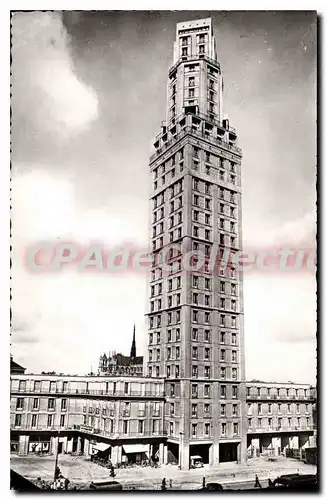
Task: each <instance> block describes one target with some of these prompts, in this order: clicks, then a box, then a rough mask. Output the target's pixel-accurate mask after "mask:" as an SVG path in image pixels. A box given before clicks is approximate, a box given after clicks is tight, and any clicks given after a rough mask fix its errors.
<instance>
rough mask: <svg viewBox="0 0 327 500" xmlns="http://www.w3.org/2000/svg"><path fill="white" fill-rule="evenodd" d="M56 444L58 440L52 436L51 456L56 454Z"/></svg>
mask: <svg viewBox="0 0 327 500" xmlns="http://www.w3.org/2000/svg"><path fill="white" fill-rule="evenodd" d="M58 443H59V438H58V436H52V438H51V453H52V454H53V455H56V454H57V451H58Z"/></svg>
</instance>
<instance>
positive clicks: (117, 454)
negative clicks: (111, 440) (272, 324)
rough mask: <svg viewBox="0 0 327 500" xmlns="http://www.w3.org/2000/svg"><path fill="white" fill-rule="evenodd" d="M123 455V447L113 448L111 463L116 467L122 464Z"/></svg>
mask: <svg viewBox="0 0 327 500" xmlns="http://www.w3.org/2000/svg"><path fill="white" fill-rule="evenodd" d="M122 455H123V447H122V446H113V447H112V448H111V461H112V463H113V464H114V465H117V464H121V462H122Z"/></svg>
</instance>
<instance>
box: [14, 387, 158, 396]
mask: <svg viewBox="0 0 327 500" xmlns="http://www.w3.org/2000/svg"><path fill="white" fill-rule="evenodd" d="M11 394H19V395H23V394H33V395H35V396H37V395H45V394H46V395H48V396H49V397H51V396H58V395H60V396H63V397H64V396H74V395H78V396H107V397H115V398H116V397H117V398H121V397H124V398H130V397H151V398H158V399H160V398H163V397H164V393H163V392H162V393H160V394H158V393H156V392H155V391H129V392H125V391H115V392H113V391H110V392H109V391H106V390H105V389H103V390H101V389H91V390H87V389H69V390H65V391H62V390H61V389H56V390H55V391H53V390H51V391H50V390H48V389H41V390H34V389H29V388H28V389H11Z"/></svg>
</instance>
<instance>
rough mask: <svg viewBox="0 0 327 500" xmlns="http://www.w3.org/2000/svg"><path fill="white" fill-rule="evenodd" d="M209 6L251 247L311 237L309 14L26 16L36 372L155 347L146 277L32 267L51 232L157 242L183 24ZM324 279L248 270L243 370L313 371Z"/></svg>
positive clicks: (23, 101) (21, 164)
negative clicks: (158, 190)
mask: <svg viewBox="0 0 327 500" xmlns="http://www.w3.org/2000/svg"><path fill="white" fill-rule="evenodd" d="M203 17H213V20H214V26H215V35H216V39H217V48H218V57H219V60H220V63H221V67H222V71H223V75H224V83H225V97H224V111H225V112H226V113H227V114H228V116H229V118H230V121H231V124H232V125H233V126H235V127H236V129H237V131H238V135H239V144H240V146H241V147H242V149H243V154H244V160H243V164H242V183H243V230H244V247H245V248H254V247H255V248H257V247H264V248H270V247H271V246H274V245H275V244H276V243H279V244H283V245H285V246H288V245H289V244H293V245H300V246H301V247H302V246H307V247H310V248H312V247H313V246H314V245H315V210H316V207H315V203H316V193H315V182H316V167H315V164H316V159H315V156H316V146H315V141H316V130H315V120H316V102H315V95H316V24H315V16H314V14H312V13H305V12H299V13H294V12H289V13H285V12H284V13H267V12H262V13H261V12H245V13H241V12H207V11H206V12H199V11H197V12H186V11H184V12H183V11H181V12H169V11H165V12H162V13H156V12H151V13H148V12H115V13H104V12H97V13H88V12H86V13H65V14H64V16H62V15H61V14H60V13H41V12H38V13H16V14H14V16H13V19H12V85H13V87H12V92H13V97H12V200H13V201H12V204H13V210H12V222H13V246H14V253H13V270H12V290H13V299H12V312H13V322H12V338H11V341H12V348H11V351H12V353H13V355H14V357H15V359H16V360H17V361H18V362H20V363H21V364H23V366H25V367H27V370H28V371H34V372H36V371H40V370H45V371H50V370H56V371H59V372H61V371H62V372H66V373H86V372H87V371H89V370H90V369H91V367H93V370H95V369H96V368H97V363H98V357H99V355H100V353H102V352H104V351H106V352H108V351H109V350H113V349H116V350H117V351H122V352H124V353H125V354H128V353H129V350H130V344H131V337H132V330H133V323H134V322H135V323H136V334H137V348H138V354H142V353H143V352H142V351H143V349H144V347H145V345H146V327H145V321H144V312H145V309H146V277H145V275H135V274H134V275H132V274H126V275H117V276H110V275H108V274H90V273H81V272H77V271H76V270H70V271H65V272H60V273H57V274H55V275H51V274H42V275H35V274H31V273H30V272H27V271H26V269H25V268H24V264H23V256H24V249H25V248H26V246H28V245H30V244H31V243H34V242H36V241H40V240H44V239H47V240H57V239H63V240H65V241H67V240H70V241H78V242H82V243H84V244H86V243H87V242H90V241H92V240H98V241H101V242H103V243H105V244H116V243H120V242H124V241H132V242H134V243H136V244H138V245H142V247H144V246H146V245H147V242H148V185H149V180H148V171H149V168H148V162H149V155H150V154H151V146H152V142H153V139H154V137H155V135H156V134H157V133H158V132H159V128H160V122H161V120H163V119H164V118H165V100H166V79H167V72H168V69H169V67H170V66H171V65H172V63H173V42H174V39H175V29H176V23H177V22H180V21H185V20H192V19H196V18H203ZM315 290H316V288H315V277H314V276H313V275H312V274H310V273H308V272H301V273H290V272H288V273H284V274H283V275H282V274H278V275H272V274H258V273H256V274H251V275H246V276H245V285H244V293H245V343H246V375H247V378H248V379H252V378H257V379H264V380H276V381H288V380H291V381H297V382H309V383H314V382H315V370H316V343H315V335H316V318H315V314H316V297H315Z"/></svg>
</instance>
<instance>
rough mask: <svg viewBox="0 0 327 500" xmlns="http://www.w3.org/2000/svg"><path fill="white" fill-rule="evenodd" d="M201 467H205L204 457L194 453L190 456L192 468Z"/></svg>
mask: <svg viewBox="0 0 327 500" xmlns="http://www.w3.org/2000/svg"><path fill="white" fill-rule="evenodd" d="M200 467H204V463H203V458H202V457H200V456H199V455H193V456H192V457H190V468H191V469H198V468H200Z"/></svg>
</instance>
